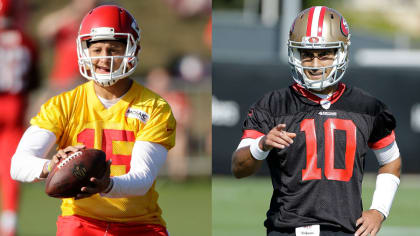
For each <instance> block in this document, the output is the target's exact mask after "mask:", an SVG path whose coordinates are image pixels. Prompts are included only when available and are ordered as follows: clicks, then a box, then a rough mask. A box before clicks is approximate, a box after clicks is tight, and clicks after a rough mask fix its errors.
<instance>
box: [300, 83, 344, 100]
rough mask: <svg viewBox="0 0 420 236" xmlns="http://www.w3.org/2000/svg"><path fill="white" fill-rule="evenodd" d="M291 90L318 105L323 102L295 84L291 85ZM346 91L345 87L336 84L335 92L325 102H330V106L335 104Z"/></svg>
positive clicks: (341, 84)
mask: <svg viewBox="0 0 420 236" xmlns="http://www.w3.org/2000/svg"><path fill="white" fill-rule="evenodd" d="M292 88H293V89H294V90H295V91H296V92H297V93H298V94H300V95H302V96H304V97H305V98H307V99H309V100H311V101H313V102H315V103H317V104H320V103H321V100H324V99H322V98H320V97H318V96H316V95H315V94H313V93H312V92H310V91H308V90H307V89H305V88H304V87H303V86H302V85H299V84H297V83H294V84H293V85H292ZM345 90H346V85H345V84H343V83H338V87H337V90H336V91H335V92H334V93H333V94H332V95H331V96H330V97H329V98H328V99H326V100H328V101H330V102H331V104H333V103H335V102H336V101H337V100H338V99H339V98H340V97H341V95H343V93H344V91H345Z"/></svg>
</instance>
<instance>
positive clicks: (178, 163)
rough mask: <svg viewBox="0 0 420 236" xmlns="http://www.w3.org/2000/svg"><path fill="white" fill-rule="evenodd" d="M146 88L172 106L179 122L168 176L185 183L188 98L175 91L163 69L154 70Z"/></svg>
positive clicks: (189, 116) (147, 80) (189, 119)
mask: <svg viewBox="0 0 420 236" xmlns="http://www.w3.org/2000/svg"><path fill="white" fill-rule="evenodd" d="M145 85H146V87H148V88H149V89H150V90H152V91H154V92H155V93H157V94H160V95H161V96H162V97H163V98H164V99H165V100H166V101H167V102H168V103H169V105H170V106H171V108H172V111H173V113H174V116H175V119H176V121H177V127H176V139H175V143H176V146H175V147H174V148H173V149H172V150H171V151H170V152H168V162H167V163H168V165H167V167H168V169H167V170H168V175H169V177H170V178H171V179H173V180H175V181H184V180H185V179H186V178H187V175H188V155H189V153H188V147H189V145H188V140H189V137H188V129H189V127H190V124H191V112H192V108H191V104H190V101H189V98H188V96H187V95H186V94H185V93H184V92H183V91H180V90H175V89H174V88H173V85H172V77H171V75H170V74H169V72H168V71H167V70H166V69H165V68H163V67H156V68H154V69H152V70H151V71H150V72H149V73H148V75H147V77H146V84H145Z"/></svg>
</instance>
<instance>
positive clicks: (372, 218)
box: [354, 209, 384, 236]
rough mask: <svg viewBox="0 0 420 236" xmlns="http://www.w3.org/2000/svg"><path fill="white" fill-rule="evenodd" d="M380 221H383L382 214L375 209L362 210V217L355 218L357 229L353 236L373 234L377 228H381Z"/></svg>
mask: <svg viewBox="0 0 420 236" xmlns="http://www.w3.org/2000/svg"><path fill="white" fill-rule="evenodd" d="M382 221H384V215H382V213H380V212H379V211H377V210H374V209H371V210H367V211H364V212H362V217H360V218H359V219H357V221H356V227H358V226H359V225H360V227H359V229H358V230H357V231H356V233H355V234H354V235H355V236H367V235H371V236H375V235H376V234H377V233H378V232H379V229H381V225H382Z"/></svg>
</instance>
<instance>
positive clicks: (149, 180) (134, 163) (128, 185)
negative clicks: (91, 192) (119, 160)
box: [101, 141, 168, 198]
mask: <svg viewBox="0 0 420 236" xmlns="http://www.w3.org/2000/svg"><path fill="white" fill-rule="evenodd" d="M167 154H168V151H167V149H166V148H165V147H164V146H162V145H160V144H157V143H151V142H145V141H136V142H135V143H134V147H133V152H132V154H131V162H130V165H131V169H130V171H129V172H128V173H127V174H125V175H121V176H115V177H112V180H113V181H114V185H113V187H112V188H111V190H110V191H109V192H108V193H106V194H104V193H101V196H103V197H109V198H118V197H127V196H139V195H145V194H146V193H147V192H148V191H149V189H150V187H151V186H152V185H153V183H154V181H155V179H156V177H157V175H158V173H159V170H160V168H161V167H162V165H163V163H165V160H166V156H167Z"/></svg>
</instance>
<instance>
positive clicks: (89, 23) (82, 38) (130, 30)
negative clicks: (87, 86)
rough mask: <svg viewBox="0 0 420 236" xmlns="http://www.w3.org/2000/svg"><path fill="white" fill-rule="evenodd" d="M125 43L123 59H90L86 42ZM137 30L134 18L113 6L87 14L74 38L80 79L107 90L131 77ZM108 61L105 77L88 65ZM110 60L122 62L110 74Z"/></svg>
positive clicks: (99, 8) (138, 40)
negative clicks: (75, 38)
mask: <svg viewBox="0 0 420 236" xmlns="http://www.w3.org/2000/svg"><path fill="white" fill-rule="evenodd" d="M121 39H122V40H126V41H125V42H126V50H125V55H123V56H101V57H91V56H90V55H89V50H88V42H95V41H101V40H121ZM139 43H140V29H139V26H138V25H137V22H136V20H135V19H134V17H133V16H132V15H131V14H130V13H129V12H128V11H127V10H126V9H124V8H122V7H118V6H115V5H104V6H99V7H97V8H95V9H93V10H91V11H90V12H89V13H88V14H87V15H86V16H85V17H84V18H83V20H82V23H81V24H80V29H79V35H78V37H77V54H78V58H79V69H80V73H81V74H82V76H83V77H85V78H87V79H89V80H94V81H96V82H98V83H99V84H101V85H102V86H111V85H113V84H115V83H116V82H117V81H118V80H120V79H123V78H125V77H127V76H129V75H131V74H132V73H133V72H134V70H135V68H136V66H137V63H138V59H137V54H138V52H139V50H140V45H139ZM99 58H109V59H111V70H110V72H109V74H97V73H95V71H94V70H91V68H93V65H92V59H99ZM114 58H122V59H123V62H122V63H121V66H120V68H117V69H116V70H114V68H112V66H113V65H114Z"/></svg>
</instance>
